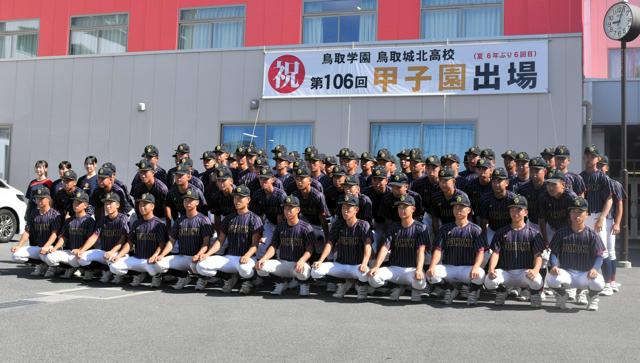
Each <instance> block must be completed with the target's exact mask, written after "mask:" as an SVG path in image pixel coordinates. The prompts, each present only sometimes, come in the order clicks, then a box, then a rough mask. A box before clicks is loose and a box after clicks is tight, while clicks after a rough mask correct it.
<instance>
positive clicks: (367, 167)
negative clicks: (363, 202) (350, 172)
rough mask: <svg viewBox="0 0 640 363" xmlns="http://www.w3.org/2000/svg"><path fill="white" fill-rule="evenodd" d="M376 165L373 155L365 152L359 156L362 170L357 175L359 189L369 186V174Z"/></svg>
mask: <svg viewBox="0 0 640 363" xmlns="http://www.w3.org/2000/svg"><path fill="white" fill-rule="evenodd" d="M376 164H377V162H376V158H374V157H373V155H371V154H369V153H368V152H366V151H365V152H363V153H362V154H360V169H361V170H362V171H361V172H360V174H358V181H359V182H360V189H364V188H366V187H368V186H370V185H371V175H372V174H371V173H372V171H373V167H374V166H375V165H376Z"/></svg>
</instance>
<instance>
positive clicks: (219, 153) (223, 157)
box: [213, 145, 229, 165]
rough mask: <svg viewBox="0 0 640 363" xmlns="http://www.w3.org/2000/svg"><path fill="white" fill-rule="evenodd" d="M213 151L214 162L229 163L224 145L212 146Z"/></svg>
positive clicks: (219, 163)
mask: <svg viewBox="0 0 640 363" xmlns="http://www.w3.org/2000/svg"><path fill="white" fill-rule="evenodd" d="M213 153H214V155H215V157H216V160H215V163H216V164H218V165H229V151H227V149H226V147H225V146H224V145H216V147H214V148H213Z"/></svg>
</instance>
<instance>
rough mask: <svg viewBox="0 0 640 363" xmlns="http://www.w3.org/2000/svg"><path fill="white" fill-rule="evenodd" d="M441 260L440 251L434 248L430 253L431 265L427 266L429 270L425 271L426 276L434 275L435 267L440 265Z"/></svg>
mask: <svg viewBox="0 0 640 363" xmlns="http://www.w3.org/2000/svg"><path fill="white" fill-rule="evenodd" d="M441 258H442V249H440V248H438V247H436V248H434V249H433V251H432V252H431V264H429V269H428V270H427V276H429V277H433V276H435V273H436V266H437V265H438V264H439V263H440V259H441Z"/></svg>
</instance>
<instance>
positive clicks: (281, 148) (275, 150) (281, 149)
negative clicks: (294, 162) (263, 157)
mask: <svg viewBox="0 0 640 363" xmlns="http://www.w3.org/2000/svg"><path fill="white" fill-rule="evenodd" d="M287 151H288V150H287V147H286V146H284V145H276V146H274V148H273V149H271V152H272V153H273V154H274V155H275V154H276V153H282V154H286V153H287Z"/></svg>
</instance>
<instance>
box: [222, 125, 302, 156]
mask: <svg viewBox="0 0 640 363" xmlns="http://www.w3.org/2000/svg"><path fill="white" fill-rule="evenodd" d="M221 139H222V143H223V144H225V145H226V146H227V148H228V150H229V151H230V152H233V151H235V150H236V148H237V147H238V146H240V145H249V144H253V145H254V146H256V147H259V148H261V149H264V150H265V151H267V154H269V155H270V153H269V151H270V150H272V149H273V148H274V147H275V146H276V145H285V146H286V147H287V149H288V150H289V151H294V150H295V151H299V152H302V151H303V150H304V148H305V147H307V146H309V145H312V144H313V126H312V125H310V124H258V125H256V127H255V130H254V129H253V125H252V124H244V125H223V126H222V138H221Z"/></svg>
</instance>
